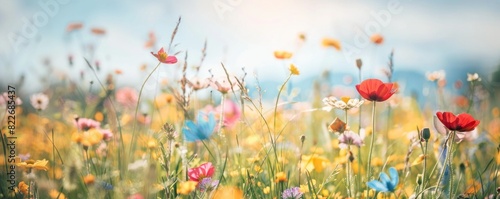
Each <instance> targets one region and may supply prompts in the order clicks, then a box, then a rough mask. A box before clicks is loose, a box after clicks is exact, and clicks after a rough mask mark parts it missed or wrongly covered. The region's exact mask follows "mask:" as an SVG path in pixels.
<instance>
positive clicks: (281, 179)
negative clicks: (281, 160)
mask: <svg viewBox="0 0 500 199" xmlns="http://www.w3.org/2000/svg"><path fill="white" fill-rule="evenodd" d="M286 181H287V178H286V174H285V172H278V173H277V174H276V180H275V182H286Z"/></svg>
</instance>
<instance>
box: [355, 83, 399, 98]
mask: <svg viewBox="0 0 500 199" xmlns="http://www.w3.org/2000/svg"><path fill="white" fill-rule="evenodd" d="M393 87H394V84H393V83H383V82H382V81H380V80H378V79H367V80H365V81H363V82H361V84H358V85H356V90H358V92H359V94H360V95H361V96H362V97H363V98H365V99H367V100H369V101H376V102H383V101H385V100H387V99H389V98H390V97H391V96H392V95H393V94H394V93H395V90H394V89H393Z"/></svg>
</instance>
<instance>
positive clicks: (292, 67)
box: [288, 64, 300, 75]
mask: <svg viewBox="0 0 500 199" xmlns="http://www.w3.org/2000/svg"><path fill="white" fill-rule="evenodd" d="M288 70H290V73H291V74H292V75H300V71H299V69H298V68H297V67H296V66H295V65H294V64H290V67H289V68H288Z"/></svg>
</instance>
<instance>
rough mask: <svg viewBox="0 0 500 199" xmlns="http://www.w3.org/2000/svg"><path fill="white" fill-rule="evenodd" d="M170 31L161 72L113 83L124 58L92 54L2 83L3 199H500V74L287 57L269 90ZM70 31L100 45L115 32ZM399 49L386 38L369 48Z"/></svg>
mask: <svg viewBox="0 0 500 199" xmlns="http://www.w3.org/2000/svg"><path fill="white" fill-rule="evenodd" d="M235 6H236V5H235ZM61 9H63V7H61ZM234 9H236V8H234ZM225 14H226V15H229V14H231V13H225ZM164 20H165V21H170V22H172V23H168V24H173V25H169V26H168V27H166V28H168V30H169V31H166V32H157V33H156V34H155V33H150V34H149V35H148V37H146V38H144V43H145V48H144V49H142V50H143V51H144V53H145V54H147V55H148V56H147V60H144V61H145V62H146V63H154V64H143V65H140V66H126V67H122V68H116V69H113V70H104V69H103V68H105V67H106V66H105V63H106V61H103V60H106V59H105V58H103V57H106V56H110V57H113V56H115V58H116V59H121V58H120V57H116V56H117V55H113V54H109V55H106V56H104V55H100V54H99V53H100V52H101V51H99V50H95V49H94V48H91V49H90V50H89V49H88V45H87V44H86V43H85V42H80V43H79V42H74V43H72V44H71V45H74V46H76V48H81V49H86V50H85V51H84V53H81V54H74V53H66V54H56V55H53V56H57V57H58V59H62V60H64V63H65V65H66V66H54V65H53V64H52V63H50V61H42V62H43V63H42V64H43V67H45V68H46V69H45V70H47V71H50V72H48V73H47V74H40V80H33V79H26V78H24V77H22V76H19V77H18V76H14V77H11V78H10V79H11V80H12V81H8V82H6V81H2V82H1V83H0V86H1V87H0V92H1V95H0V118H1V119H2V123H1V135H2V150H1V152H0V166H1V169H0V179H1V181H0V198H19V199H24V198H29V199H31V198H35V199H36V198H52V199H57V198H58V199H64V198H69V199H74V198H109V199H115V198H126V199H143V198H154V199H156V198H221V199H222V198H224V199H226V198H270V199H278V198H282V199H292V198H293V199H299V198H332V199H337V198H338V199H341V198H367V199H368V198H391V199H392V198H413V199H425V198H481V199H483V198H488V199H492V198H500V179H499V178H498V177H499V174H500V103H499V102H500V101H499V99H498V97H499V95H498V93H500V90H499V89H500V68H498V67H497V68H492V70H491V71H490V72H487V73H485V72H484V71H477V70H475V68H468V72H457V71H452V70H442V69H440V68H435V70H428V71H425V72H422V73H421V75H407V76H398V70H400V69H399V66H398V61H397V60H398V59H399V58H398V56H399V52H400V51H404V49H402V50H399V49H398V48H397V47H394V48H393V49H392V50H391V51H388V52H387V53H386V54H383V55H380V54H375V53H374V54H371V55H369V56H365V57H359V58H356V59H353V60H350V61H349V62H348V64H346V65H344V66H342V67H344V68H346V69H348V70H350V71H354V73H352V74H350V75H346V74H343V73H342V75H337V74H340V73H338V70H333V69H332V70H330V69H327V70H325V72H324V73H323V74H321V73H319V72H318V73H317V74H316V75H314V76H313V78H312V79H307V80H299V79H298V78H300V77H301V75H303V74H304V72H305V71H308V70H315V69H314V67H312V66H305V65H301V64H298V63H297V62H296V60H299V59H301V56H302V54H301V53H303V51H300V49H298V50H296V49H281V48H279V47H276V50H274V52H271V53H268V54H267V56H268V57H270V58H271V59H273V60H274V61H275V62H274V63H275V65H274V66H273V68H268V69H266V70H267V71H268V72H269V73H272V74H273V80H274V81H275V82H277V83H276V84H272V86H269V84H267V83H265V81H264V80H263V79H261V78H260V76H259V75H257V74H255V73H253V72H252V71H249V70H248V68H247V67H246V66H235V65H234V64H232V63H231V62H230V61H227V62H226V61H224V60H222V61H220V62H218V63H217V64H215V65H210V66H209V65H208V64H206V63H205V60H206V59H208V58H209V57H210V56H211V48H210V47H211V43H210V40H205V42H201V43H200V44H199V48H198V49H185V48H182V47H180V44H179V41H180V40H179V37H182V36H183V35H182V33H183V32H182V29H183V28H188V27H186V26H183V20H184V18H183V17H179V18H165V19H164ZM160 25H161V26H165V24H160ZM61 30H62V31H65V32H66V34H67V35H68V38H70V39H75V38H80V37H81V35H86V36H88V37H92V38H95V40H92V42H93V43H92V44H93V45H95V46H94V47H96V46H98V43H100V42H105V41H106V39H107V38H106V35H107V34H108V32H107V30H106V28H105V27H92V26H87V24H85V23H82V22H71V23H68V24H66V27H62V28H61ZM190 31H192V30H190ZM201 33H203V31H201ZM290 34H292V35H295V36H294V38H295V39H296V40H295V41H296V42H299V43H300V44H304V45H312V46H318V47H319V48H321V49H322V50H324V51H327V52H328V53H330V54H334V53H340V52H342V51H345V50H348V49H346V48H347V47H346V46H344V44H345V43H344V42H345V41H343V40H341V39H336V38H334V37H324V38H322V39H321V41H320V42H311V41H310V40H309V39H308V34H307V33H299V34H294V33H290ZM157 35H163V36H164V37H166V38H168V39H166V40H162V41H166V42H159V41H158V40H157ZM86 36H84V37H83V38H85V37H86ZM388 39H391V38H389V37H385V36H384V34H383V33H373V34H371V35H369V38H368V44H367V45H369V46H370V49H372V50H373V51H376V50H377V49H378V48H381V47H382V46H384V45H387V43H386V40H388ZM75 41H79V40H78V39H75ZM123 42H126V41H123ZM125 46H126V44H125ZM115 48H121V46H116V47H115ZM47 51H50V46H48V47H47ZM195 51H196V53H194V52H195ZM227 56H231V53H230V49H229V52H228V54H227ZM99 58H101V59H99ZM255 59H259V57H256V58H255ZM314 59H322V56H319V55H318V56H317V57H314ZM340 59H342V58H340ZM374 59H377V60H383V63H386V64H385V65H383V66H382V67H381V68H382V70H377V71H378V72H373V71H375V70H374V69H373V68H372V67H373V66H372V65H370V63H372V62H371V61H370V60H374ZM103 62H104V63H103ZM0 64H1V63H0ZM57 67H68V68H71V70H70V71H72V72H70V73H67V74H66V73H65V72H60V71H59V70H58V69H57ZM58 71H59V72H58ZM130 71H132V73H133V74H134V77H136V78H137V79H138V80H139V82H140V83H139V84H136V83H130V82H133V81H132V80H130V79H127V78H126V77H125V76H124V75H123V74H124V73H126V72H130ZM160 71H164V72H165V71H166V73H165V74H166V75H162V76H160ZM363 71H372V72H368V73H364V72H363ZM2 73H9V72H8V71H7V70H5V71H2ZM375 73H377V74H379V75H375ZM399 74H401V73H399ZM34 81H36V82H37V83H33V82H34ZM31 84H39V85H41V87H42V88H43V89H39V90H35V91H32V90H30V89H29V88H30V87H31V86H32V85H31ZM415 89H416V90H418V91H419V92H420V91H422V90H423V92H425V93H426V94H425V95H423V94H421V93H415V92H414V90H415Z"/></svg>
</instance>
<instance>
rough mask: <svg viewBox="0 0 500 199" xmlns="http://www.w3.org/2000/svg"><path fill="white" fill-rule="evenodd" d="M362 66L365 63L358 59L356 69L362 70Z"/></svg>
mask: <svg viewBox="0 0 500 199" xmlns="http://www.w3.org/2000/svg"><path fill="white" fill-rule="evenodd" d="M361 66H363V61H361V59H356V67H358V69H361Z"/></svg>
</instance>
